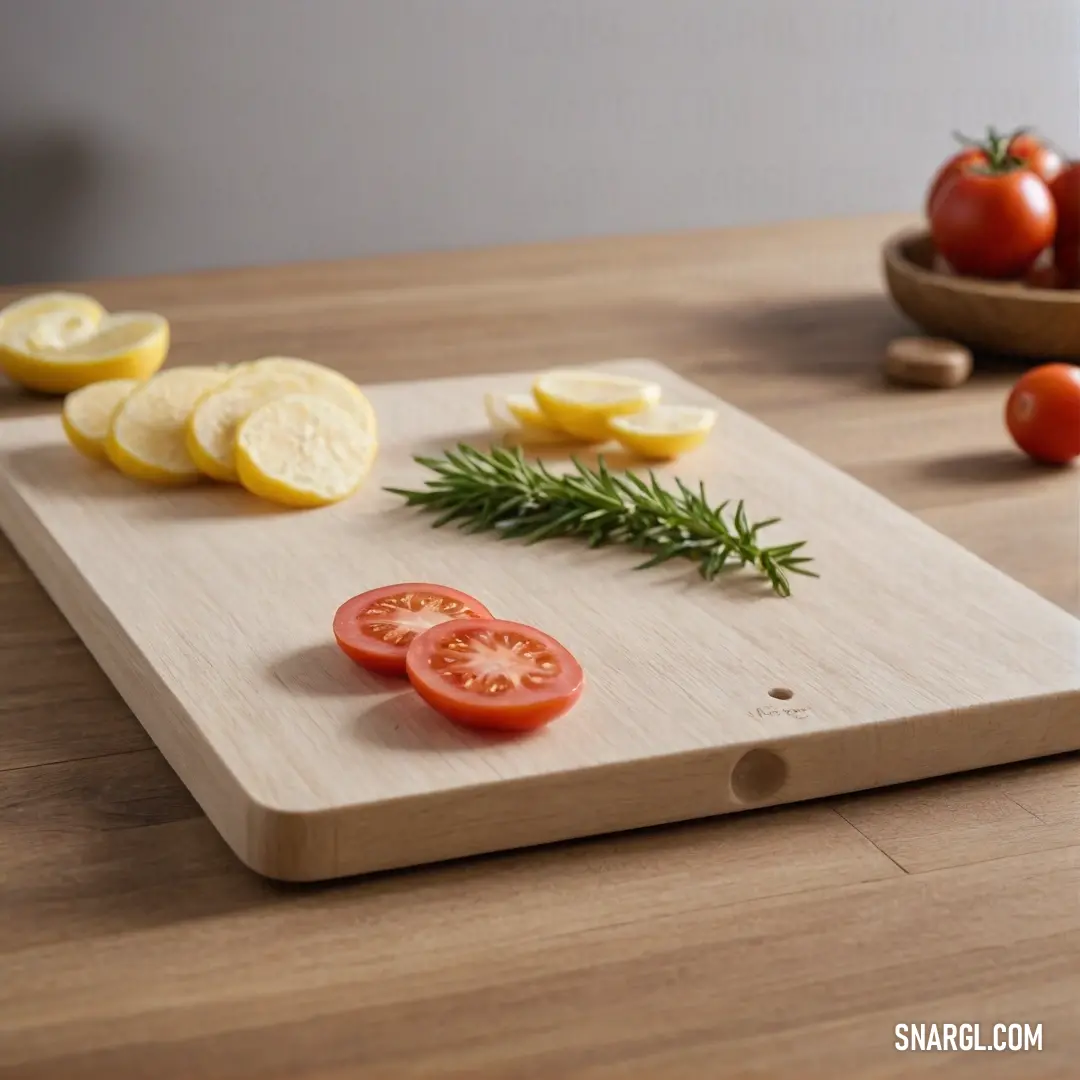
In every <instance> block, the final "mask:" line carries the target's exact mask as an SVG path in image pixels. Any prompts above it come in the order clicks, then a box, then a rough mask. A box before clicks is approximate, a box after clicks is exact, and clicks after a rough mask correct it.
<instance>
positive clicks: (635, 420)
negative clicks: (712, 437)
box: [609, 405, 716, 458]
mask: <svg viewBox="0 0 1080 1080" xmlns="http://www.w3.org/2000/svg"><path fill="white" fill-rule="evenodd" d="M715 423H716V412H715V410H713V409H699V408H697V407H696V406H693V405H655V406H653V408H651V409H646V410H645V411H644V412H639V413H634V414H633V415H632V416H616V417H614V418H613V419H612V420H611V421H610V422H609V426H610V429H611V434H612V435H614V437H615V438H616V439H618V441H619V442H620V443H621V444H622V445H623V446H625V447H626V448H627V450H631V451H633V452H634V453H635V454H640V455H641V456H642V457H646V458H674V457H678V456H679V455H680V454H685V453H688V452H689V451H691V450H695V449H697V447H699V446H701V444H702V443H704V442H705V440H706V439H707V438H708V437H709V432H710V431H712V429H713V425H714V424H715Z"/></svg>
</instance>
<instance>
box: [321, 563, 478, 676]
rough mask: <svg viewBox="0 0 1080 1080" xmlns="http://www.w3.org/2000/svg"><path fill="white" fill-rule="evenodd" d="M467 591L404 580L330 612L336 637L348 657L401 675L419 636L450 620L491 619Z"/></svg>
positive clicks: (385, 671)
mask: <svg viewBox="0 0 1080 1080" xmlns="http://www.w3.org/2000/svg"><path fill="white" fill-rule="evenodd" d="M490 618H491V612H490V611H488V609H487V608H486V607H484V605H483V604H481V603H480V601H479V600H477V599H476V598H475V597H473V596H469V595H468V593H463V592H458V590H457V589H451V588H450V587H449V586H447V585H428V584H424V583H422V582H414V581H409V582H404V583H403V584H401V585H384V586H383V587H382V588H380V589H372V590H371V591H370V592H365V593H360V595H359V596H354V597H353V598H352V599H351V600H346V601H345V603H344V604H342V605H341V607H339V608H338V609H337V613H336V614H335V615H334V637H335V639H336V640H337V643H338V646H339V648H340V649H341V651H342V652H343V653H345V655H346V656H348V657H349V658H350V659H351V660H355V661H356V662H357V663H358V664H361V665H363V666H364V667H366V668H369V669H370V670H371V671H378V672H381V673H382V674H384V675H404V674H405V654H406V652H407V651H408V648H409V645H410V644H411V643H412V641H413V639H414V638H416V637H417V636H418V635H421V634H423V633H424V631H425V630H430V629H431V628H432V627H436V626H439V625H440V624H442V623H447V622H450V621H451V620H453V619H490Z"/></svg>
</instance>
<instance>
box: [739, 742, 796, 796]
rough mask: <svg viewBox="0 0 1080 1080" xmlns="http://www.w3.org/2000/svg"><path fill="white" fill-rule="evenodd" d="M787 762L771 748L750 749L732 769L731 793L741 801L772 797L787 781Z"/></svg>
mask: <svg viewBox="0 0 1080 1080" xmlns="http://www.w3.org/2000/svg"><path fill="white" fill-rule="evenodd" d="M787 778H788V767H787V762H786V761H784V759H783V758H782V757H781V756H780V755H779V754H774V753H773V752H772V751H771V750H749V751H747V752H746V753H745V754H743V756H742V757H741V758H739V760H738V761H736V762H735V767H734V768H733V769H732V770H731V794H732V795H734V796H735V798H736V799H737V800H738V801H739V802H741V803H756V802H762V801H763V800H765V799H771V798H772V797H773V796H774V795H775V794H776V793H777V792H778V791H779V790H780V789H781V788H782V787H783V786H784V784H785V783H786V782H787Z"/></svg>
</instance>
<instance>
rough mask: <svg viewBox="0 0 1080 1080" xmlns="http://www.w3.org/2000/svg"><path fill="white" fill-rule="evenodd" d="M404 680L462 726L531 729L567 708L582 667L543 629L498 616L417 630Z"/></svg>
mask: <svg viewBox="0 0 1080 1080" xmlns="http://www.w3.org/2000/svg"><path fill="white" fill-rule="evenodd" d="M405 666H406V670H407V672H408V676H409V681H410V682H411V683H412V685H413V687H414V688H415V690H416V692H417V693H418V694H419V695H420V697H422V698H423V699H424V700H425V701H426V702H427V703H428V704H429V705H430V706H431V707H432V708H433V709H435V710H436V711H437V712H440V713H442V715H443V716H445V717H447V718H448V719H450V720H453V721H454V722H455V723H458V724H464V725H465V726H467V727H475V728H489V729H494V730H499V731H530V730H532V729H533V728H538V727H541V726H542V725H544V724H548V723H550V722H551V721H552V720H555V719H557V718H558V717H560V716H562V715H563V714H564V713H565V712H567V711H569V710H570V709H571V708H572V707H573V706H574V704H576V702H577V700H578V698H580V697H581V693H582V690H583V689H584V687H585V673H584V672H583V671H582V670H581V665H580V664H579V663H578V662H577V660H575V659H574V657H573V656H572V655H571V653H570V652H569V650H568V649H566V648H565V647H564V646H563V645H560V644H559V642H557V641H556V640H555V639H554V638H553V637H551V635H550V634H545V633H544V632H543V631H542V630H537V629H536V628H535V627H532V626H525V625H524V624H523V623H517V622H508V621H507V620H505V619H461V620H455V621H454V622H452V623H447V624H445V625H443V626H437V627H435V629H433V630H428V631H427V632H426V633H424V634H421V635H419V637H417V638H415V639H414V640H413V643H412V644H411V645H410V646H409V651H408V654H407V656H406V659H405Z"/></svg>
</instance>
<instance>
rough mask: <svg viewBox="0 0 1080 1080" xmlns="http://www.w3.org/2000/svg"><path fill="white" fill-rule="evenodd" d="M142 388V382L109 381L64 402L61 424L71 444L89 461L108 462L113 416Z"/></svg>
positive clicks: (79, 391)
mask: <svg viewBox="0 0 1080 1080" xmlns="http://www.w3.org/2000/svg"><path fill="white" fill-rule="evenodd" d="M138 385H139V381H138V379H106V380H105V382H99V383H91V384H90V385H89V386H84V387H83V388H82V389H81V390H74V391H72V392H71V393H70V394H68V395H67V397H65V398H64V405H63V408H62V409H61V410H60V420H61V422H62V423H63V425H64V434H65V435H67V437H68V442H70V443H71V445H72V446H74V447H75V449H76V450H78V451H79V453H80V454H85V455H86V456H87V457H88V458H94V459H95V460H96V461H101V460H104V458H105V456H106V455H105V439H106V438H107V437H108V434H109V424H110V422H111V420H112V417H113V413H115V412H116V410H117V407H118V406H119V405H120V403H121V402H122V401H124V400H125V399H126V398H127V396H128V395H129V394H130V393H131V392H132V390H134V389H135V387H136V386H138Z"/></svg>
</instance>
